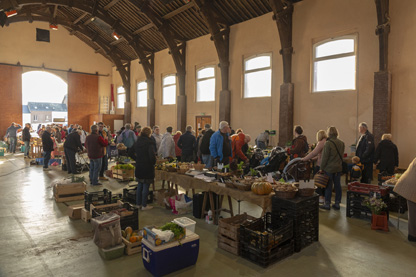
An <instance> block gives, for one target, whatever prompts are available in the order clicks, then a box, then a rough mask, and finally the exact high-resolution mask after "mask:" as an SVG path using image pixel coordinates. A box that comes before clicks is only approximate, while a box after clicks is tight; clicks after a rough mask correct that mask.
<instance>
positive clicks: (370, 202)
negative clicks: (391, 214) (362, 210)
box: [362, 197, 389, 232]
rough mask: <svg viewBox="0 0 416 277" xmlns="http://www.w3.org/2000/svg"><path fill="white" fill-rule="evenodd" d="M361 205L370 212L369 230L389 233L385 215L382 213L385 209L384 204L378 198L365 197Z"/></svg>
mask: <svg viewBox="0 0 416 277" xmlns="http://www.w3.org/2000/svg"><path fill="white" fill-rule="evenodd" d="M362 204H363V205H364V206H366V207H368V208H369V209H370V210H371V214H372V216H371V229H372V230H383V231H386V232H387V231H389V225H388V220H387V214H386V213H385V212H384V211H383V210H384V209H385V208H387V205H386V203H384V201H383V200H382V199H380V198H379V199H377V198H376V197H372V198H369V197H366V198H365V199H364V201H363V203H362Z"/></svg>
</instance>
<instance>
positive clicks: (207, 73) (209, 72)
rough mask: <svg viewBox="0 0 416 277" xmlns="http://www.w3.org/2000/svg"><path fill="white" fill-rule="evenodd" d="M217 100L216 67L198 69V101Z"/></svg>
mask: <svg viewBox="0 0 416 277" xmlns="http://www.w3.org/2000/svg"><path fill="white" fill-rule="evenodd" d="M209 101H215V67H214V66H207V67H203V68H200V69H198V70H197V71H196V102H209Z"/></svg>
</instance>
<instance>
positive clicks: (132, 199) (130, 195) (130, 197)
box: [123, 187, 154, 205]
mask: <svg viewBox="0 0 416 277" xmlns="http://www.w3.org/2000/svg"><path fill="white" fill-rule="evenodd" d="M136 191H137V187H135V188H133V189H123V202H128V203H130V204H132V205H136ZM153 199H154V198H153V191H152V190H151V191H149V194H148V196H147V204H151V203H153Z"/></svg>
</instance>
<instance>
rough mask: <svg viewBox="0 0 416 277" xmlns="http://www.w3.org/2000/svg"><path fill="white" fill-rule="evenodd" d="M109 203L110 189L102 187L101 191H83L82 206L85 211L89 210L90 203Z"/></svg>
mask: <svg viewBox="0 0 416 277" xmlns="http://www.w3.org/2000/svg"><path fill="white" fill-rule="evenodd" d="M111 203H112V199H111V191H109V190H108V189H103V190H102V191H94V192H88V191H85V192H84V206H85V209H86V210H87V211H89V210H90V204H93V205H94V206H97V205H104V204H111Z"/></svg>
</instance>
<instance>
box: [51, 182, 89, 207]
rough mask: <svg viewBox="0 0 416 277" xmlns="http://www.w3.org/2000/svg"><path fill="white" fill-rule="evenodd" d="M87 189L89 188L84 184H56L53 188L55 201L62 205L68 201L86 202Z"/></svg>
mask: <svg viewBox="0 0 416 277" xmlns="http://www.w3.org/2000/svg"><path fill="white" fill-rule="evenodd" d="M86 187H87V186H86V184H85V183H84V182H82V183H66V184H55V185H54V187H53V194H54V197H55V201H56V202H58V203H61V202H67V201H76V200H84V192H85V190H86Z"/></svg>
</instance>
